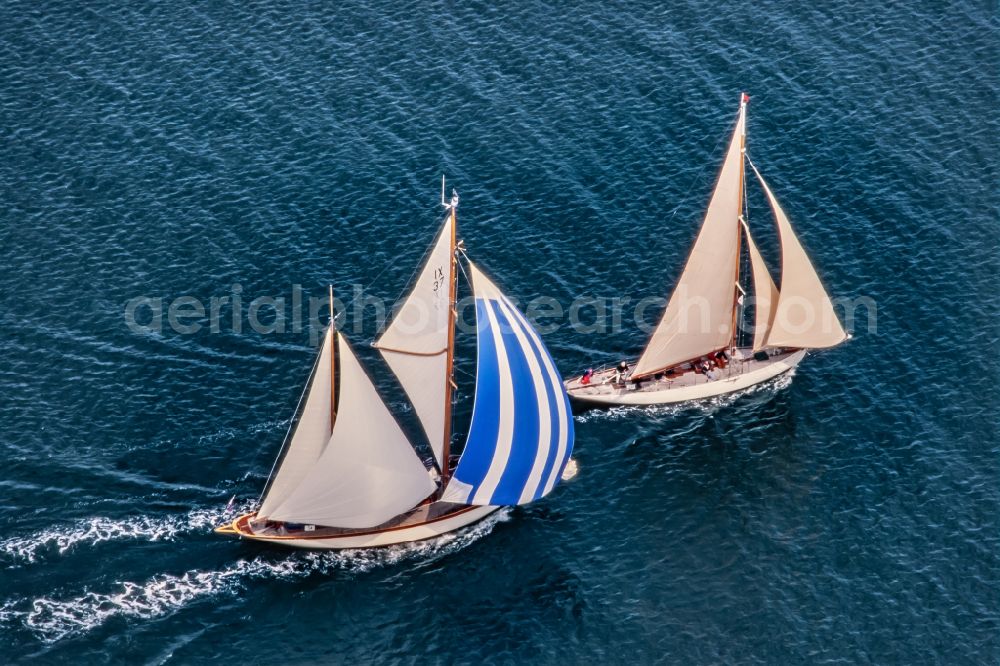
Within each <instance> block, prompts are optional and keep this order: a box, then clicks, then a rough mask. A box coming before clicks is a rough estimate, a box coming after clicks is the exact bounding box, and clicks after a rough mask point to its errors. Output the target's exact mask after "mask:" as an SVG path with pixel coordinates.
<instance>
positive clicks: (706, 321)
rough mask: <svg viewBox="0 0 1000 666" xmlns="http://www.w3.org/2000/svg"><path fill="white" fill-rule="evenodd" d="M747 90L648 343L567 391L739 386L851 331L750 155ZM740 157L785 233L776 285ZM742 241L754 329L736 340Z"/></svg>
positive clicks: (621, 393)
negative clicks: (755, 235)
mask: <svg viewBox="0 0 1000 666" xmlns="http://www.w3.org/2000/svg"><path fill="white" fill-rule="evenodd" d="M748 101H749V97H748V96H747V95H746V94H745V93H744V94H742V95H741V97H740V109H739V115H738V117H737V120H736V129H735V130H734V131H733V136H732V139H731V141H730V143H729V148H728V150H727V152H726V157H725V161H724V162H723V164H722V171H721V172H720V174H719V179H718V181H717V182H716V185H715V190H714V192H713V193H712V197H711V200H710V201H709V203H708V209H707V211H706V212H705V221H704V223H703V224H702V226H701V231H700V232H699V234H698V238H697V239H696V240H695V243H694V247H693V248H692V250H691V254H690V255H689V256H688V260H687V264H686V265H685V266H684V271H683V273H681V277H680V280H679V281H678V282H677V286H676V288H675V289H674V292H673V294H672V295H671V297H670V300H669V302H668V303H667V308H666V310H665V311H664V313H663V317H662V318H661V320H660V322H659V324H658V325H657V327H656V329H655V330H654V331H653V335H652V337H651V338H650V341H649V343H648V344H647V346H646V349H645V350H644V351H643V352H642V355H641V356H640V357H639V359H638V360H636V361H624V362H622V364H621V365H619V366H617V367H614V366H613V367H611V368H602V369H600V370H598V371H597V372H587V373H585V374H584V375H581V376H579V377H574V378H572V379H570V380H568V381H567V382H566V384H565V385H566V389H567V392H568V393H569V396H570V398H571V399H572V400H573V401H575V402H579V403H584V404H591V405H657V404H665V403H675V402H683V401H686V400H696V399H701V398H707V397H711V396H716V395H721V394H724V393H730V392H732V391H738V390H740V389H744V388H747V387H750V386H753V385H754V384H759V383H760V382H763V381H766V380H768V379H771V378H773V377H776V376H778V375H780V374H782V373H785V372H788V371H789V370H791V369H792V368H794V367H795V366H796V365H798V363H799V362H800V361H801V360H802V358H803V357H804V356H805V354H806V350H808V349H819V348H825V347H833V346H835V345H838V344H840V343H841V342H843V341H844V340H846V339H847V338H848V337H849V336H848V334H847V333H846V332H845V331H844V328H843V326H841V324H840V321H839V320H838V319H837V315H836V313H835V312H834V310H833V304H832V303H831V301H830V297H829V295H827V292H826V290H825V289H824V288H823V284H822V282H821V281H820V279H819V276H818V275H817V274H816V269H815V268H813V265H812V262H811V261H810V260H809V256H808V255H807V254H806V251H805V250H804V249H803V247H802V244H801V243H800V242H799V240H798V238H797V237H796V235H795V232H794V231H793V230H792V226H791V223H790V222H789V221H788V217H787V216H786V215H785V212H784V211H783V210H782V208H781V206H780V205H779V204H778V201H777V199H775V197H774V194H773V193H772V192H771V189H770V188H769V187H768V186H767V183H766V182H764V179H763V177H762V176H761V175H760V172H758V171H757V168H756V167H755V166H754V165H753V163H752V162H751V161H750V159H749V157H747V155H746V112H747V102H748ZM745 164H749V165H750V167H751V169H752V170H753V172H754V174H755V175H756V176H757V179H758V180H759V181H760V184H761V187H762V188H763V190H764V194H765V195H766V196H767V199H768V201H769V202H770V205H771V211H772V213H773V214H774V220H775V223H776V225H777V228H778V237H779V239H780V242H781V287H780V289H779V288H778V287H777V286H775V283H774V280H772V279H771V276H770V274H769V273H768V270H767V265H766V264H765V263H764V260H763V258H762V257H761V255H760V252H758V250H757V246H756V245H755V244H754V242H753V239H752V238H751V236H750V228H749V226H747V219H748V215H745V214H744V213H745V211H746V197H745V166H744V165H745ZM744 242H745V244H746V249H747V254H748V256H749V263H750V268H751V272H752V277H753V280H752V283H753V292H754V301H755V303H754V319H755V321H754V327H753V339H752V341H747V343H749V344H747V343H744V344H742V345H741V344H740V331H739V328H740V327H739V326H737V323H738V322H742V320H743V306H744V303H745V302H746V299H745V296H746V295H747V294H746V290H745V289H744V288H743V287H742V286H741V284H740V258H741V247H742V246H741V243H744Z"/></svg>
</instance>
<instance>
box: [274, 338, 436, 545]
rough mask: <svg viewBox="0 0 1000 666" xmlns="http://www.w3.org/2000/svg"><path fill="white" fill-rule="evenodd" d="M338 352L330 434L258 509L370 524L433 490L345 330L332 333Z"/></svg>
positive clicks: (292, 518)
mask: <svg viewBox="0 0 1000 666" xmlns="http://www.w3.org/2000/svg"><path fill="white" fill-rule="evenodd" d="M337 353H338V354H339V358H340V373H339V374H340V402H339V405H338V416H337V419H336V421H335V422H334V424H333V432H332V434H331V435H330V436H329V442H328V443H327V444H326V447H325V448H324V449H323V452H322V454H321V455H320V456H319V458H318V459H316V460H315V461H314V462H313V464H312V465H311V469H310V471H309V472H308V474H306V475H305V477H304V478H303V479H302V480H301V481H300V482H299V483H298V484H297V485H296V486H295V488H294V489H292V491H291V492H290V493H289V494H288V495H287V496H286V497H285V498H284V499H283V500H282V501H281V503H280V505H278V506H277V507H276V508H275V509H273V510H271V511H268V512H264V511H263V508H262V510H261V511H260V513H259V515H261V516H263V517H267V518H270V519H272V520H284V521H289V522H296V523H312V524H316V525H326V526H331V527H348V528H365V527H374V526H376V525H380V524H382V523H384V522H386V521H387V520H389V519H390V518H393V517H395V516H397V515H399V514H401V513H403V512H405V511H407V510H408V509H412V508H413V507H415V506H416V505H417V504H418V503H419V502H420V501H421V500H422V499H424V498H426V497H427V496H429V495H430V494H431V493H432V492H434V489H435V487H436V484H435V483H434V481H433V480H431V478H430V476H429V474H428V472H427V469H426V468H425V467H424V465H423V463H421V462H420V459H419V458H418V457H417V454H416V452H415V451H414V450H413V447H412V446H411V444H410V442H409V441H408V440H407V438H406V435H405V434H403V431H402V430H401V429H400V427H399V424H398V423H396V420H395V419H394V418H393V416H392V414H391V413H390V412H389V410H388V408H387V407H386V406H385V403H383V402H382V398H381V396H379V394H378V391H377V390H376V389H375V387H374V386H373V385H372V382H371V379H369V378H368V375H367V374H366V373H365V371H364V369H363V368H362V367H361V364H360V363H359V362H358V359H357V357H355V355H354V352H353V351H352V350H351V347H350V345H348V344H347V341H346V340H345V339H344V336H343V335H338V336H337ZM314 384H315V382H314ZM310 397H311V396H310ZM293 443H294V442H293ZM289 453H291V451H290V452H289Z"/></svg>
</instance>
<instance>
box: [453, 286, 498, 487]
mask: <svg viewBox="0 0 1000 666" xmlns="http://www.w3.org/2000/svg"><path fill="white" fill-rule="evenodd" d="M487 307H489V306H488V305H487V303H486V301H484V300H483V299H480V298H477V299H476V322H477V326H478V334H477V335H476V353H477V357H478V359H477V361H476V399H475V404H474V405H473V408H472V425H471V427H470V429H469V439H468V441H467V442H466V444H465V451H463V452H462V458H461V460H460V461H459V465H458V467H457V468H456V469H455V478H456V479H458V480H459V481H461V482H462V483H467V484H468V485H470V486H472V490H471V491H470V492H469V497H470V498H471V497H472V496H474V495H475V493H476V491H477V490H479V486H480V484H482V482H483V479H484V478H485V477H486V474H487V472H489V470H490V463H491V462H493V454H494V453H495V452H496V442H497V438H498V437H499V435H500V365H499V361H498V359H497V345H496V340H495V339H494V332H493V330H492V327H491V326H490V324H489V316H488V315H487V314H486V308H487ZM491 443H492V444H491Z"/></svg>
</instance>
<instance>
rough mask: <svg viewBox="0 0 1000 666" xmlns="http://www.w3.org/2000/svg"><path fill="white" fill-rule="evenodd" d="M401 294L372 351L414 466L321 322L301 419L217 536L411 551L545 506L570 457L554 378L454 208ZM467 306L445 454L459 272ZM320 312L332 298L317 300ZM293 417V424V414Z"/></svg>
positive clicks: (339, 340) (388, 416)
mask: <svg viewBox="0 0 1000 666" xmlns="http://www.w3.org/2000/svg"><path fill="white" fill-rule="evenodd" d="M442 204H443V205H444V206H445V208H446V210H447V214H446V216H445V219H444V223H443V225H442V227H441V230H440V232H439V233H438V235H437V238H436V239H435V241H434V244H433V245H432V246H431V249H430V250H429V252H428V255H427V260H426V262H425V263H424V265H423V268H422V269H421V270H420V272H419V275H418V276H417V278H416V280H415V281H414V284H413V288H412V291H411V292H410V293H409V295H408V296H407V297H406V299H405V300H404V302H403V304H402V306H401V307H400V308H399V310H398V312H397V314H396V316H395V317H394V319H393V320H392V322H390V324H389V326H388V327H387V328H386V330H385V331H384V332H383V334H382V335H381V336H380V337H379V338H378V340H376V341H375V343H374V345H373V346H375V347H376V348H377V349H378V350H379V352H380V353H381V354H382V356H383V358H384V359H385V361H386V362H387V364H388V365H389V367H390V369H391V370H392V371H393V373H394V374H395V375H396V378H397V379H398V380H399V382H400V384H401V385H402V387H403V389H404V391H405V392H406V394H407V396H408V397H409V399H410V401H411V403H412V404H413V408H414V411H415V412H416V416H417V417H418V420H419V421H420V424H421V426H422V428H423V430H424V433H425V434H426V435H427V438H428V441H429V443H430V447H431V449H432V452H433V460H428V461H427V463H425V462H423V461H422V460H421V458H420V457H419V456H418V455H417V452H416V450H415V449H414V447H413V445H412V443H411V442H410V440H409V439H408V438H407V436H406V434H404V432H403V430H402V428H400V426H399V424H398V423H397V421H396V419H395V418H394V417H393V415H392V413H391V412H390V411H389V409H388V407H386V405H385V402H384V401H383V400H382V397H381V396H380V395H379V392H378V390H377V389H376V388H375V385H374V384H373V383H372V380H371V378H370V377H369V375H368V373H367V372H366V371H365V369H364V368H363V367H362V365H361V362H360V361H359V360H358V358H357V356H355V354H354V352H353V350H352V348H351V345H350V344H349V343H348V341H347V339H346V337H345V336H344V335H343V334H342V333H340V332H339V331H337V330H336V329H335V327H334V325H333V320H332V319H331V325H330V327H329V328H328V329H327V330H326V332H325V334H324V338H323V342H322V344H321V345H320V349H319V353H318V354H317V356H316V361H315V365H314V367H313V370H312V373H311V376H310V379H309V382H308V384H307V387H306V390H305V392H304V394H303V400H302V401H301V403H300V407H301V412H300V413H299V418H298V421H297V422H296V425H295V427H294V429H292V430H291V437H290V438H287V442H286V445H284V446H283V447H282V452H281V454H279V457H278V460H277V461H276V462H275V466H274V468H273V469H272V473H271V475H269V478H268V482H267V484H266V486H265V489H264V492H263V493H262V495H261V501H260V505H259V507H258V508H257V510H256V511H253V512H251V513H246V514H244V515H240V516H238V517H237V518H235V520H233V521H231V522H229V523H226V524H225V525H222V526H220V527H218V528H216V530H215V531H216V532H217V533H220V534H227V535H235V536H239V537H242V538H246V539H251V540H255V541H264V542H268V543H275V544H280V545H284V546H291V547H296V548H310V549H343V548H367V547H374V546H387V545H390V544H397V543H404V542H409V541H419V540H423V539H429V538H432V537H436V536H439V535H442V534H445V533H447V532H451V531H454V530H457V529H459V528H462V527H465V526H466V525H470V524H472V523H475V522H477V521H480V520H482V519H483V518H485V517H486V516H488V515H490V514H491V513H493V512H495V511H497V510H498V509H500V507H502V506H510V505H517V504H526V503H528V502H532V501H534V500H537V499H539V498H541V497H544V496H545V495H547V494H549V492H551V491H552V489H553V488H554V487H555V486H556V484H557V483H559V481H560V480H561V478H562V475H563V471H564V468H565V467H566V464H567V462H568V461H570V456H571V454H572V452H573V420H572V415H571V413H570V407H569V401H568V399H567V397H566V393H565V391H564V390H563V383H562V377H561V376H560V375H559V371H558V370H557V369H556V366H555V363H553V361H552V357H551V356H550V355H549V352H548V350H547V349H546V347H545V345H544V344H543V342H542V340H541V337H540V336H539V335H538V333H537V332H536V331H535V329H534V328H532V326H531V325H530V324H529V323H528V321H527V319H526V318H525V317H524V316H523V315H522V314H521V312H520V311H518V309H517V308H515V307H514V305H513V304H512V303H511V301H510V300H509V299H508V298H507V297H506V296H505V295H504V294H503V292H502V291H501V290H500V289H499V288H498V287H497V286H496V284H494V283H493V281H491V280H490V279H489V278H488V277H487V276H486V275H485V274H484V273H483V272H482V271H481V270H480V269H479V268H478V267H477V266H476V265H475V264H473V263H472V262H471V261H468V259H467V257H465V252H464V249H463V247H462V244H461V243H460V242H458V241H457V211H458V195H457V194H453V195H452V197H451V201H450V202H445V200H444V183H443V182H442ZM460 257H461V258H464V259H465V268H466V269H467V271H463V272H465V273H467V275H468V276H469V280H470V282H471V286H472V291H473V294H474V296H475V306H476V323H477V327H476V328H477V330H476V348H477V367H476V378H475V395H474V400H475V402H474V406H473V410H472V422H471V424H470V425H469V433H468V436H467V438H466V442H465V446H464V449H463V450H462V452H461V455H460V456H453V455H452V453H451V443H452V428H451V421H452V414H451V410H452V399H453V394H454V391H455V389H456V388H457V385H456V383H455V381H454V377H453V365H454V351H455V319H456V310H455V298H456V289H457V286H456V282H457V277H458V275H457V273H458V269H459V259H460ZM330 300H331V312H332V305H333V296H332V288H331V296H330ZM297 411H298V410H297Z"/></svg>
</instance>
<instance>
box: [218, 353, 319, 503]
mask: <svg viewBox="0 0 1000 666" xmlns="http://www.w3.org/2000/svg"><path fill="white" fill-rule="evenodd" d="M324 342H325V338H324ZM322 355H323V348H322V347H320V350H319V351H318V352H317V353H316V359H315V360H314V361H313V365H312V370H310V371H309V378H308V379H307V380H306V383H305V386H303V387H302V393H300V394H299V401H298V403H297V404H296V405H295V411H294V412H293V413H292V418H291V419H289V420H288V429H287V430H286V431H285V437H284V439H282V441H281V448H279V449H278V455H277V456H276V457H275V459H274V463H272V465H271V471H269V472H268V473H267V481H265V482H264V489H263V490H261V491H260V497H258V498H257V504H258V506H259V505H260V503H261V502H263V501H264V493H266V492H267V489H268V486H269V485H270V483H271V477H272V476H274V471H275V469H277V467H278V461H279V460H281V456H282V455H283V454H284V453H285V450H286V448H287V447H288V440H289V438H290V437H291V434H292V428H294V426H295V423H296V417H297V416H299V409H300V408H301V407H302V401H303V400H304V399H305V397H306V393H308V392H309V387H310V386H312V380H313V377H314V376H315V374H316V368H317V367H318V366H319V359H320V357H321V356H322ZM264 444H265V443H261V445H260V446H258V447H257V453H256V454H255V455H254V458H253V460H252V461H251V464H250V466H251V467H253V465H255V464H257V460H258V459H259V458H260V454H261V453H262V452H263V450H264ZM248 475H249V472H247V474H244V475H243V479H241V480H240V482H242V481H245V480H246V479H247V477H248ZM237 487H239V486H238V485H237Z"/></svg>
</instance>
